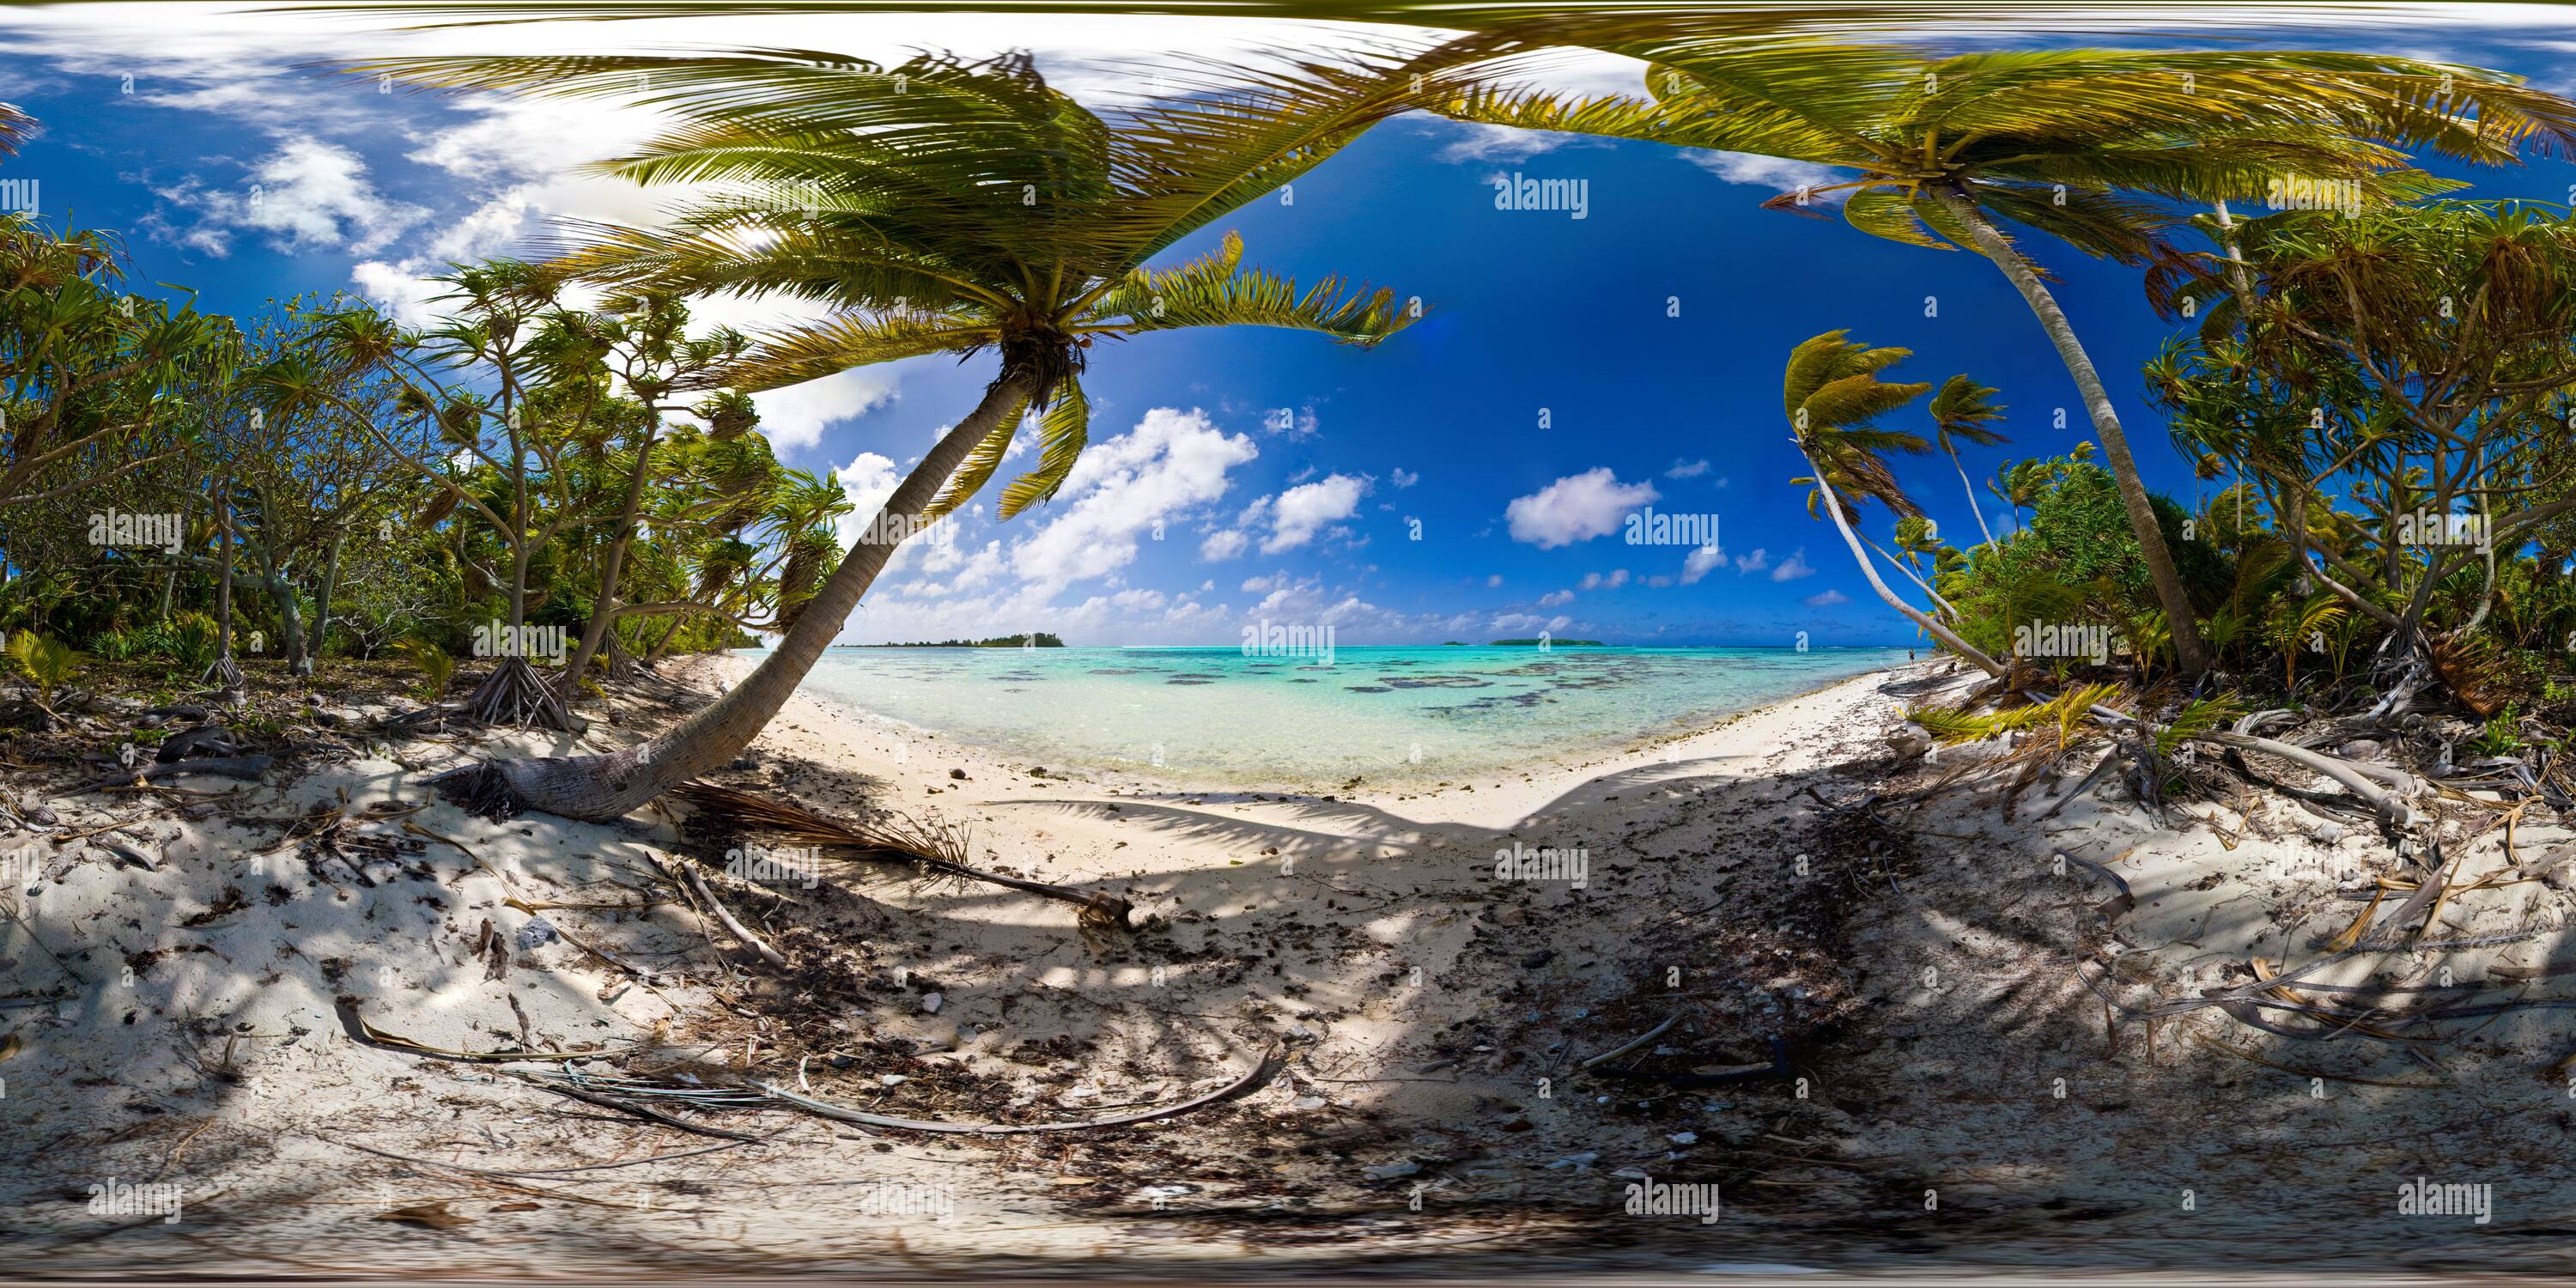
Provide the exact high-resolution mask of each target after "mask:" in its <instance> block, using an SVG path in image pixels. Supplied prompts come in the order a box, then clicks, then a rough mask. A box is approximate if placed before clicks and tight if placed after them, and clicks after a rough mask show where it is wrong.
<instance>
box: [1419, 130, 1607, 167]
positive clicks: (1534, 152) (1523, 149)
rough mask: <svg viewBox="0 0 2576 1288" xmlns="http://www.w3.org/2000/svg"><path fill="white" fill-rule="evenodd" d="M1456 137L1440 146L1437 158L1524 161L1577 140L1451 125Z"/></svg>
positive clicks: (1566, 136)
mask: <svg viewBox="0 0 2576 1288" xmlns="http://www.w3.org/2000/svg"><path fill="white" fill-rule="evenodd" d="M1453 128H1454V129H1455V131H1456V132H1457V135H1458V137H1456V138H1454V139H1451V140H1450V141H1449V142H1448V143H1446V144H1444V145H1442V146H1441V149H1440V151H1439V153H1438V154H1437V159H1439V160H1442V161H1527V160H1529V159H1530V158H1531V157H1534V156H1538V155H1540V154H1541V153H1547V152H1554V151H1556V150H1557V149H1558V148H1561V147H1564V146H1565V145H1566V144H1568V143H1571V142H1574V141H1575V139H1576V138H1577V136H1576V135H1572V134H1559V133H1554V132H1551V131H1546V130H1524V129H1521V128H1519V127H1517V126H1511V125H1484V124H1469V123H1463V122H1460V123H1453Z"/></svg>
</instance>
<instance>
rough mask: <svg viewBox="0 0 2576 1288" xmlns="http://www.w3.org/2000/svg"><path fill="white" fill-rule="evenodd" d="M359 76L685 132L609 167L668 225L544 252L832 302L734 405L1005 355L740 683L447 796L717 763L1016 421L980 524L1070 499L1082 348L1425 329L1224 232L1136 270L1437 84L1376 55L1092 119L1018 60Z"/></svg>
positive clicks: (1192, 76)
mask: <svg viewBox="0 0 2576 1288" xmlns="http://www.w3.org/2000/svg"><path fill="white" fill-rule="evenodd" d="M367 70H370V71H382V72H386V73H389V74H392V75H395V76H398V77H402V78H406V79H410V80H413V81H417V82H424V83H429V84H434V85H438V86H443V87H448V88H454V89H480V90H492V89H524V90H532V91H537V92H543V93H549V94H571V95H592V96H608V95H626V94H629V93H631V92H633V91H634V90H635V88H636V87H637V86H638V85H644V86H649V88H648V89H646V90H644V91H643V93H642V97H641V98H640V99H639V100H638V101H639V102H640V103H641V104H642V105H645V106H649V107H652V108H655V109H658V110H660V111H662V112H664V113H667V114H670V115H672V116H675V117H677V118H678V123H677V124H676V125H675V126H673V127H672V128H671V130H670V131H669V132H668V133H666V134H664V135H663V136H661V137H660V138H658V139H655V140H653V141H652V142H650V143H648V144H647V145H645V146H644V147H643V148H642V150H641V151H639V152H638V153H636V154H635V155H633V156H630V157H626V158H623V159H620V160H616V161H613V162H609V163H605V164H604V165H603V169H605V170H606V171H607V172H608V173H611V174H615V175H620V176H623V177H625V178H628V179H632V180H635V181H637V182H639V183H645V184H657V183H680V182H686V183H692V184H698V185H702V186H701V188H700V189H699V191H698V193H697V194H696V195H695V196H694V198H693V200H692V201H691V202H690V203H689V204H687V205H685V206H684V207H682V208H681V209H679V210H678V211H677V212H676V213H675V215H674V217H673V218H672V219H671V221H670V223H669V224H668V226H664V227H657V228H630V227H616V226H604V225H585V226H581V227H579V228H578V229H576V230H575V235H574V237H573V239H572V243H571V244H568V245H567V246H565V247H564V248H563V254H562V256H561V258H560V260H559V263H560V265H561V266H562V267H563V268H564V269H565V270H567V271H570V272H573V273H577V274H579V275H581V276H583V277H585V278H587V279H589V280H591V281H593V282H597V283H601V284H603V285H605V286H606V287H607V288H608V289H610V290H611V291H612V292H641V291H645V290H669V291H673V292H676V293H681V294H705V293H716V294H732V295H741V296H774V297H789V298H794V299H799V300H804V301H809V302H816V303H821V304H824V305H827V306H829V307H830V308H831V309H832V310H834V312H833V314H832V316H830V317H829V318H827V319H825V320H823V321H820V322H816V323H813V324H810V325H804V326H798V327H794V328H791V329H788V330H785V331H782V332H778V333H776V334H773V335H771V336H769V337H767V338H766V339H765V340H764V341H763V342H762V343H761V344H760V345H759V346H757V347H756V348H755V349H754V351H753V352H752V353H751V354H750V355H749V356H748V357H747V358H746V359H745V361H744V362H743V364H742V365H741V366H740V367H739V368H738V369H737V370H735V371H734V372H732V373H730V374H731V379H732V380H733V383H734V384H735V386H736V387H738V388H743V389H752V390H756V389H763V388H775V387H778V386H782V385H789V384H794V383H797V382H799V381H804V380H810V379H814V378H817V377H821V376H828V375H831V374H833V373H835V372H839V371H843V370H847V369H848V368H851V367H856V366H861V365H865V364H870V363H879V362H890V361H895V360H898V359H903V358H913V357H921V356H926V355H932V354H946V355H953V356H956V357H959V358H961V359H962V358H966V357H971V356H973V355H976V354H981V353H985V352H987V351H990V352H992V353H993V354H994V355H995V356H996V358H997V362H996V364H995V371H994V375H993V379H992V382H991V384H989V385H988V386H987V387H986V389H985V392H984V395H983V397H982V399H981V400H980V401H979V402H978V403H977V404H976V405H975V407H974V408H973V409H971V410H970V411H968V412H967V413H966V415H965V416H964V417H962V418H961V419H960V420H958V422H957V424H956V426H955V427H954V428H953V429H951V430H949V431H948V433H947V434H946V435H945V436H943V437H942V438H941V439H940V441H939V442H938V444H937V445H936V446H935V447H933V448H932V449H931V450H930V452H929V453H928V454H927V455H925V456H924V457H923V458H922V460H921V462H920V464H919V465H918V466H916V467H915V468H914V469H913V470H912V472H911V473H910V474H909V475H908V476H907V477H906V478H905V479H904V481H903V482H902V484H901V485H900V486H898V487H897V488H896V489H895V492H894V495H893V496H892V497H890V498H889V499H888V500H887V501H886V502H885V505H884V508H883V509H882V510H881V511H879V513H878V514H877V516H876V517H875V520H874V521H873V522H871V523H870V524H869V525H868V526H867V527H866V528H865V529H863V531H862V535H861V536H860V538H859V539H858V541H857V542H856V543H855V544H853V545H851V546H850V547H849V549H848V551H847V552H846V553H845V554H844V555H843V556H842V558H841V559H840V562H839V566H838V568H837V569H836V570H834V571H833V573H832V574H831V576H830V577H829V578H828V579H827V580H825V581H824V582H823V583H822V585H821V586H820V588H819V589H817V590H816V591H815V592H814V593H813V595H812V596H811V597H810V598H809V599H807V600H806V601H805V602H804V603H803V605H802V607H801V609H799V610H798V611H797V612H796V614H795V617H794V622H793V624H792V625H791V626H789V627H788V628H787V629H786V630H785V632H784V633H783V634H782V635H781V637H780V638H779V640H778V643H777V646H776V648H775V649H774V650H773V651H772V652H771V654H770V655H769V657H768V658H767V659H766V660H764V661H763V662H762V663H761V665H760V666H759V668H758V669H756V670H755V671H753V673H752V674H751V675H750V676H749V677H747V678H746V679H745V680H744V681H743V682H742V683H740V684H738V685H736V686H735V687H734V689H733V690H732V691H731V692H729V693H727V694H726V695H725V696H724V697H723V698H722V699H721V700H719V701H717V702H715V703H713V704H710V705H708V706H706V707H704V708H701V709H700V710H698V711H697V712H695V713H693V714H691V715H690V716H689V717H688V718H687V719H685V720H683V721H681V722H680V723H679V724H677V725H675V726H673V727H672V728H671V729H669V730H667V731H665V732H664V733H662V734H661V735H659V736H657V737H655V738H653V739H652V740H650V741H649V742H646V743H644V744H642V745H641V746H638V747H635V748H631V749H628V750H624V751H620V752H617V753H614V754H610V755H603V756H588V757H581V758H577V759H555V758H546V759H517V760H502V761H496V762H492V763H490V764H488V765H485V766H481V767H478V768H477V769H475V770H473V771H471V772H470V773H468V774H465V775H462V776H460V777H458V778H457V779H455V780H453V781H452V782H451V784H450V786H451V788H453V789H456V790H459V791H461V792H463V793H465V794H467V795H469V796H470V797H473V798H476V799H477V801H478V803H479V804H483V805H487V806H489V807H493V808H511V807H522V808H535V809H542V810H545V811H548V812H551V813H556V814H561V815H565V816H569V817H574V818H584V819H606V818H614V817H617V816H619V815H622V814H625V813H626V812H628V811H629V810H632V809H635V808H636V807H638V806H640V805H642V804H643V803H644V802H646V801H649V800H651V799H653V798H654V797H655V796H658V795H660V794H661V793H662V792H663V791H664V790H665V789H667V788H669V787H671V786H672V785H674V784H677V783H680V782H684V781H686V780H688V779H690V778H694V777H696V776H698V775H699V774H702V773H705V772H707V771H709V770H711V769H714V768H715V767H717V766H719V765H722V764H724V763H725V762H727V761H728V760H731V759H732V758H734V757H735V756H737V755H739V754H740V752H741V750H742V749H743V748H744V747H745V746H747V745H748V744H749V743H750V742H751V740H752V739H753V738H754V737H755V736H757V735H758V734H759V732H760V730H761V728H762V727H763V726H764V725H765V724H767V722H768V721H769V719H770V717H771V716H773V715H774V714H776V712H777V711H778V709H779V708H780V706H782V705H783V704H784V703H785V702H786V700H787V696H788V694H789V693H790V692H792V691H793V690H794V689H795V687H796V685H797V684H798V682H799V681H801V680H802V679H803V678H804V676H805V674H806V672H807V671H808V670H809V669H811V668H812V666H813V664H814V662H815V660H816V659H817V658H818V657H820V656H821V655H822V652H823V650H824V648H825V646H827V645H828V644H829V643H830V642H831V641H832V638H833V637H834V636H835V635H837V634H839V632H840V630H841V627H842V624H843V623H844V622H845V621H846V620H847V619H848V617H849V615H850V612H851V610H852V609H853V608H855V607H856V606H857V604H858V602H859V599H860V597H861V596H862V595H863V594H864V593H865V592H866V590H867V588H868V586H869V585H870V583H872V582H873V581H874V580H875V579H876V577H877V575H878V573H879V572H880V571H881V570H882V569H884V567H885V566H886V563H887V561H888V559H889V558H890V557H891V556H892V554H893V553H894V550H895V547H896V546H897V545H898V544H900V543H901V541H902V540H903V539H904V538H905V537H907V536H909V535H911V534H912V533H914V532H916V531H919V530H920V528H921V527H922V525H924V524H925V523H927V522H928V521H930V520H933V519H936V518H938V517H939V516H941V515H944V514H946V513H947V512H949V511H951V510H953V509H955V508H956V507H958V506H959V505H961V504H963V503H964V502H965V501H966V499H967V498H969V497H971V496H972V495H974V494H975V493H976V492H977V491H978V490H979V489H980V488H982V486H983V485H984V484H985V483H986V482H987V481H989V480H990V479H991V477H992V475H993V474H994V473H995V471H996V470H997V469H998V467H999V466H1000V464H1001V462H1002V460H1003V458H1004V456H1005V455H1006V454H1007V452H1008V450H1009V447H1010V443H1011V440H1012V437H1013V435H1014V434H1015V433H1016V432H1017V430H1018V428H1019V426H1020V423H1021V421H1022V419H1023V417H1024V415H1026V413H1028V412H1029V411H1031V410H1035V411H1036V412H1037V413H1039V421H1038V435H1037V437H1038V460H1037V464H1036V468H1035V469H1033V470H1031V471H1030V472H1029V473H1028V474H1027V475H1026V476H1024V477H1022V478H1020V479H1018V480H1017V481H1015V482H1013V483H1012V484H1010V486H1008V487H1007V488H1005V489H1004V490H1003V492H1002V494H1001V503H1000V507H999V509H1000V513H1001V515H1002V516H1003V517H1005V518H1008V517H1010V516H1012V515H1014V514H1017V513H1019V512H1020V511H1022V510H1024V509H1026V508H1028V507H1030V506H1032V505H1036V504H1039V503H1041V502H1044V501H1046V500H1047V499H1048V498H1050V497H1052V496H1054V495H1055V493H1056V491H1057V489H1059V488H1060V487H1062V486H1063V484H1064V482H1065V479H1066V477H1067V475H1068V474H1070V473H1071V472H1072V470H1073V467H1074V462H1075V461H1076V459H1077V458H1079V457H1080V455H1081V454H1082V450H1083V447H1084V444H1085V443H1086V441H1087V440H1088V437H1089V433H1090V425H1089V419H1090V403H1089V401H1088V400H1087V399H1086V398H1085V397H1084V394H1083V391H1082V387H1081V383H1080V376H1081V374H1082V372H1083V369H1084V366H1085V364H1086V362H1087V360H1088V359H1089V358H1090V357H1091V356H1092V354H1093V353H1094V352H1095V349H1096V346H1097V345H1098V344H1099V342H1101V341H1102V340H1125V339H1128V338H1130V337H1134V336H1139V335H1143V334H1146V333H1149V332H1155V331H1166V330H1173V329H1177V328H1181V327H1204V326H1274V327H1286V328H1291V329H1296V330H1303V331H1312V332H1316V333H1319V334H1322V335H1324V336H1326V337H1327V338H1330V339H1333V340H1337V341H1341V342H1344V343H1348V344H1355V345H1362V346H1367V345H1373V344H1376V343H1377V342H1378V341H1380V340H1383V339H1385V338H1386V337H1387V336H1389V335H1391V334H1393V333H1394V332H1396V331H1397V330H1400V329H1402V328H1403V327H1404V326H1405V325H1407V324H1408V323H1410V322H1411V321H1412V320H1413V319H1414V318H1416V317H1418V316H1419V315H1420V312H1421V309H1420V305H1419V302H1418V301H1412V302H1407V301H1399V300H1397V299H1396V298H1395V296H1394V294H1393V293H1392V292H1391V291H1386V290H1371V289H1369V288H1367V287H1360V288H1358V289H1356V290H1352V289H1346V288H1345V287H1344V285H1343V284H1342V283H1341V282H1340V281H1339V280H1338V279H1333V278H1327V279H1324V280H1323V281H1321V282H1319V283H1316V284H1313V285H1311V286H1303V287H1301V286H1299V285H1297V284H1296V283H1294V282H1292V281H1290V280H1288V279H1286V278H1283V277H1278V276H1275V275H1272V274H1270V273H1266V272H1263V271H1260V270H1258V269H1254V268H1248V267H1246V266H1245V265H1244V264H1243V263H1242V242H1241V241H1240V240H1239V239H1237V238H1236V237H1234V236H1232V235H1230V234H1229V235H1228V236H1226V237H1225V238H1224V239H1223V240H1222V242H1221V244H1220V245H1219V246H1218V247H1217V248H1216V249H1215V250H1214V251H1212V252H1210V253H1207V254H1204V255H1202V256H1200V257H1198V258H1196V259H1192V260H1188V261H1186V262H1183V263H1180V264H1177V265H1173V266H1170V267H1162V268H1154V267H1148V266H1147V265H1148V263H1149V261H1152V260H1154V259H1155V258H1156V257H1158V256H1161V255H1163V254H1164V253H1165V252H1167V251H1169V250H1170V249H1171V248H1172V247H1173V246H1174V245H1175V244H1176V243H1178V242H1179V241H1180V240H1181V239H1183V238H1185V237H1187V236H1189V235H1190V234H1192V233H1194V232H1198V231H1200V230H1202V229H1204V228H1206V227H1207V226H1208V225H1209V224H1211V223H1213V222H1214V221H1216V220H1217V219H1219V218H1222V217H1223V216H1224V215H1225V214H1227V213H1228V212H1229V211H1232V210H1234V209H1235V208H1237V207H1239V206H1241V205H1242V204H1244V203H1245V202H1247V201H1250V200H1252V199H1254V198H1257V197H1261V196H1264V195H1267V194H1270V193H1272V192H1274V191H1276V190H1278V189H1280V187H1281V186H1282V185H1283V184H1287V183H1289V182H1291V181H1292V180H1294V179H1296V178H1298V177H1299V176H1301V175H1303V174H1305V173H1306V172H1307V171H1308V170H1310V169H1312V168H1313V167H1314V166H1316V165H1317V164H1319V163H1321V162H1322V161H1323V160H1325V159H1326V158H1327V157H1329V156H1331V155H1332V154H1333V153H1334V152H1335V151H1337V150H1338V149H1339V148H1340V147H1341V146H1342V145H1344V144H1346V143H1348V142H1350V141H1351V140H1352V139H1354V138H1356V137H1358V136H1359V134H1360V133H1362V132H1363V131H1364V130H1366V129H1367V128H1368V127H1369V126H1371V125H1373V124H1375V123H1376V122H1378V121H1379V120H1382V119H1384V118H1386V117H1388V116H1391V115H1394V114H1396V113H1398V112H1401V111H1404V110H1406V109H1407V108H1409V107H1411V106H1413V105H1415V104H1416V103H1417V102H1418V101H1419V100H1418V97H1417V96H1418V95H1420V94H1423V93H1427V92H1445V91H1446V89H1447V86H1445V85H1444V83H1443V82H1441V81H1440V80H1439V79H1438V78H1437V74H1436V72H1437V69H1436V68H1429V67H1428V65H1426V64H1420V63H1409V62H1405V61H1402V60H1400V59H1398V58H1395V57H1392V56H1371V57H1369V58H1367V59H1364V60H1355V61H1353V62H1351V63H1348V64H1342V65H1334V66H1324V65H1317V64H1285V65H1282V66H1279V67H1277V68H1275V69H1272V70H1269V71H1266V72H1253V71H1249V70H1242V71H1237V72H1234V73H1232V76H1233V77H1234V79H1232V80H1231V81H1230V82H1224V83H1220V82H1218V81H1216V80H1215V79H1214V77H1213V76H1212V75H1209V74H1208V73H1207V71H1206V69H1197V70H1187V69H1185V70H1184V71H1182V73H1181V74H1180V76H1179V77H1178V80H1179V82H1180V93H1179V94H1178V95H1176V96H1171V97H1163V98H1157V99H1151V100H1147V101H1144V102H1142V103H1141V104H1137V105H1132V106H1127V107H1123V108H1120V109H1117V110H1112V111H1104V112H1098V113H1095V112H1093V111H1091V110H1089V109H1086V108H1085V107H1083V106H1082V105H1080V104H1077V103H1076V102H1074V100H1073V99H1072V98H1070V97H1068V96H1067V95H1065V94H1063V93H1062V92H1060V91H1058V90H1056V89H1055V88H1053V87H1051V86H1049V85H1048V84H1047V83H1046V81H1045V80H1044V79H1043V78H1042V77H1041V76H1040V75H1039V74H1038V72H1037V70H1036V68H1035V67H1034V66H1033V65H1032V64H1031V62H1030V61H1029V60H1028V59H1027V58H1026V57H1025V56H1007V57H1004V58H1001V59H997V60H994V61H991V62H985V63H974V64H970V63H965V62H960V61H958V60H955V59H953V58H948V57H943V56H929V55H925V56H922V57H918V58H915V59H913V60H912V61H910V62H908V63H906V64H904V65H902V66H898V67H882V66H878V65H876V64H873V63H867V62H862V61H858V60H855V59H848V58H843V57H840V56H837V55H829V54H818V53H802V52H793V51H744V52H737V53H730V54H722V55H708V56H694V57H614V58H574V57H536V58H472V59H456V58H426V59H403V60H396V61H393V62H388V63H384V64H378V65H372V66H370V67H369V68H368V69H367ZM1417 73H1425V74H1426V76H1425V78H1422V79H1418V78H1417V75H1416V74H1417ZM1165 83H1167V84H1169V83H1171V82H1170V81H1167V82H1165ZM1219 91H1222V92H1221V93H1220V92H1219Z"/></svg>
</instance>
